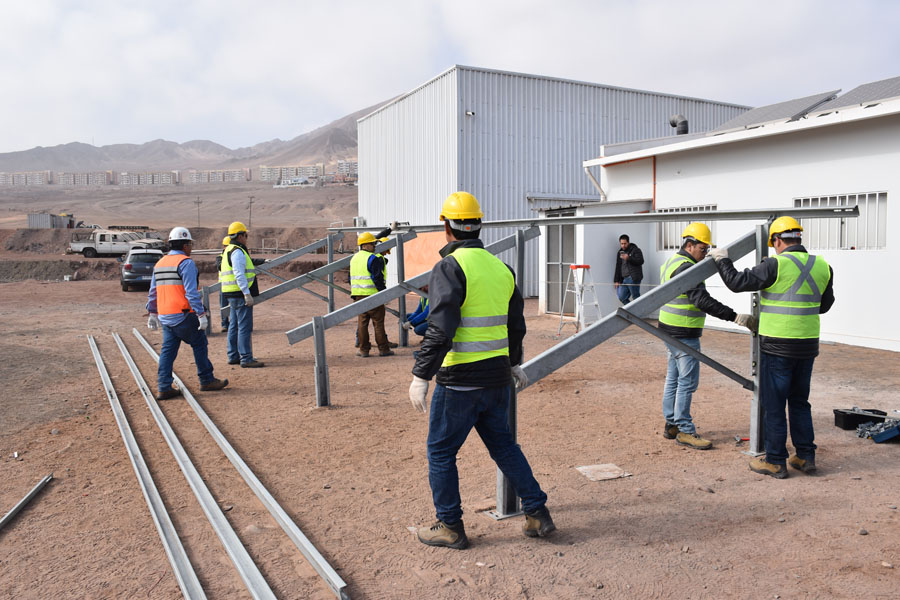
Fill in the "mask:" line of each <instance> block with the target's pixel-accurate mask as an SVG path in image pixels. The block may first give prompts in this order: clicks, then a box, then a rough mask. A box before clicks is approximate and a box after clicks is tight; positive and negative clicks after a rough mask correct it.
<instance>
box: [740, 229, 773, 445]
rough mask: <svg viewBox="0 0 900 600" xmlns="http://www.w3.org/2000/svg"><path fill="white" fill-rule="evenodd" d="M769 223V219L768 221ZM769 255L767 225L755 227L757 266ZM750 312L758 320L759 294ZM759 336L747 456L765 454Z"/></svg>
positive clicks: (753, 357) (753, 351) (754, 347)
mask: <svg viewBox="0 0 900 600" xmlns="http://www.w3.org/2000/svg"><path fill="white" fill-rule="evenodd" d="M770 222H771V219H770ZM768 255H769V224H768V223H766V224H765V225H757V226H756V262H755V263H754V264H757V265H758V264H759V263H761V262H762V261H763V260H765V258H766V257H767V256H768ZM750 311H751V313H752V314H753V316H755V317H756V318H757V319H759V292H753V293H752V294H751V295H750ZM759 359H760V350H759V335H758V334H756V333H754V334H753V339H752V340H751V341H750V373H751V374H752V375H753V383H754V386H753V399H752V400H751V402H750V447H749V448H748V449H747V452H746V453H747V454H749V455H751V456H760V455H762V454H765V445H766V438H765V429H764V428H763V409H762V404H761V403H760V401H759V378H760V373H759Z"/></svg>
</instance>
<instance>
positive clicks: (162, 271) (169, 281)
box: [153, 254, 192, 315]
mask: <svg viewBox="0 0 900 600" xmlns="http://www.w3.org/2000/svg"><path fill="white" fill-rule="evenodd" d="M187 258H188V257H187V256H185V255H184V254H166V255H165V256H163V257H162V258H161V259H159V261H157V263H156V266H154V267H153V278H154V281H156V312H157V313H158V314H161V315H176V314H181V313H185V312H192V311H191V304H190V303H189V302H188V300H187V297H185V295H184V281H182V279H181V274H180V273H179V272H178V266H179V265H180V264H181V263H182V262H183V261H185V260H187Z"/></svg>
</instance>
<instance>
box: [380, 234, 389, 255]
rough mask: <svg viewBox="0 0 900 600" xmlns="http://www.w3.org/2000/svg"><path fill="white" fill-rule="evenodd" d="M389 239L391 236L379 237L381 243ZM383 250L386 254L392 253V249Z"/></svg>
mask: <svg viewBox="0 0 900 600" xmlns="http://www.w3.org/2000/svg"><path fill="white" fill-rule="evenodd" d="M388 239H389V238H386V237H383V238H378V241H379V242H381V243H382V244H383V243H385V242H386V241H388ZM382 252H383V253H384V254H390V253H391V249H390V248H388V249H387V250H383V251H382Z"/></svg>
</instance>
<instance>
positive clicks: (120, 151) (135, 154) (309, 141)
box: [0, 103, 384, 173]
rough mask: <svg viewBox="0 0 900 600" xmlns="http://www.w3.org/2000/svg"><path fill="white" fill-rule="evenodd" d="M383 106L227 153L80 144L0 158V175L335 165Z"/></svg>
mask: <svg viewBox="0 0 900 600" xmlns="http://www.w3.org/2000/svg"><path fill="white" fill-rule="evenodd" d="M383 105H384V103H380V104H376V105H374V106H370V107H369V108H364V109H363V110H360V111H357V112H355V113H353V114H350V115H347V116H346V117H342V118H340V119H337V120H336V121H333V122H331V123H329V124H328V125H325V126H324V127H319V128H318V129H315V130H313V131H310V132H309V133H304V134H302V135H299V136H297V137H295V138H294V139H292V140H288V141H282V140H280V139H274V140H270V141H268V142H261V143H259V144H256V145H254V146H250V147H247V148H238V149H236V150H232V149H230V148H226V147H225V146H222V145H221V144H217V143H215V142H211V141H209V140H193V141H190V142H185V143H183V144H177V143H175V142H169V141H166V140H153V141H152V142H147V143H145V144H112V145H110V146H100V147H97V146H91V145H90V144H83V143H81V142H72V143H70V144H61V145H59V146H53V147H51V148H44V147H42V146H38V147H37V148H32V149H31V150H23V151H20V152H7V153H0V172H7V173H8V172H15V171H53V172H57V171H70V172H85V171H113V172H121V171H132V172H140V171H160V170H167V171H168V170H180V171H186V170H189V169H234V168H244V167H252V168H254V169H255V168H257V167H259V165H268V166H283V165H312V164H317V163H323V164H325V165H326V167H327V166H329V165H334V164H336V163H337V161H338V160H339V159H340V160H347V159H350V160H353V159H355V158H356V157H357V137H356V120H357V119H359V118H361V117H363V116H365V115H367V114H369V113H370V112H372V111H374V110H376V109H377V108H379V107H380V106H383Z"/></svg>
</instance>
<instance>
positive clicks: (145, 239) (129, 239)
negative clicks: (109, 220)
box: [66, 229, 166, 258]
mask: <svg viewBox="0 0 900 600" xmlns="http://www.w3.org/2000/svg"><path fill="white" fill-rule="evenodd" d="M165 245H166V243H165V242H164V241H163V240H161V239H159V238H156V237H149V236H148V234H146V233H144V234H141V233H137V232H135V231H110V230H107V229H93V230H90V231H76V232H75V233H73V234H72V241H71V242H69V247H68V248H67V249H66V254H83V255H84V257H85V258H94V257H95V256H99V255H101V254H126V253H127V252H128V251H129V250H131V249H132V248H158V249H162V248H163V247H164V246H165Z"/></svg>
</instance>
